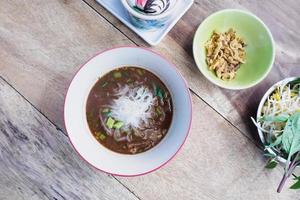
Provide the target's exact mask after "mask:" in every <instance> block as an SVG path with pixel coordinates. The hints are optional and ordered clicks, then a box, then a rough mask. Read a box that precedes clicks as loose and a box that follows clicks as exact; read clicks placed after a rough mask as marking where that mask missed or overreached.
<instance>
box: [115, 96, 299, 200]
mask: <svg viewBox="0 0 300 200" xmlns="http://www.w3.org/2000/svg"><path fill="white" fill-rule="evenodd" d="M207 116H209V117H207ZM193 119H194V121H193V125H192V129H191V133H190V135H189V137H188V139H187V141H186V144H185V145H184V146H183V149H182V150H181V151H180V152H179V154H178V155H177V156H176V157H175V159H174V160H172V161H171V163H169V164H168V165H167V166H165V167H163V168H162V169H160V170H159V171H157V172H154V173H152V174H149V175H147V176H142V177H137V178H131V179H128V178H119V179H120V180H121V182H122V183H124V184H125V185H126V186H127V187H129V189H130V190H132V191H134V192H135V193H136V194H137V195H138V196H139V197H140V198H141V199H160V200H164V199H166V200H167V199H189V200H190V199H195V200H199V199H201V200H206V199H208V200H224V199H230V200H235V199H236V200H238V199H266V200H267V199H268V200H271V199H272V200H280V199H282V200H287V199H299V195H300V191H293V190H289V189H288V188H287V186H289V185H291V182H288V183H287V185H286V187H285V189H284V191H283V192H282V193H281V194H280V195H279V194H277V193H276V188H277V186H278V184H279V182H280V179H281V176H282V169H280V168H277V169H275V170H267V169H265V168H264V166H265V162H266V161H265V160H264V159H263V157H262V151H260V150H259V149H258V148H256V146H255V145H254V144H253V143H252V142H251V141H250V140H249V139H247V138H245V137H244V136H243V135H241V134H240V133H239V131H238V130H237V129H236V128H234V127H232V126H231V125H230V124H229V123H228V122H225V121H224V119H223V118H222V117H221V116H219V115H218V114H217V113H216V112H214V111H213V110H212V109H210V107H208V106H207V105H206V104H205V103H203V102H201V101H200V100H199V99H198V98H196V97H195V96H193Z"/></svg>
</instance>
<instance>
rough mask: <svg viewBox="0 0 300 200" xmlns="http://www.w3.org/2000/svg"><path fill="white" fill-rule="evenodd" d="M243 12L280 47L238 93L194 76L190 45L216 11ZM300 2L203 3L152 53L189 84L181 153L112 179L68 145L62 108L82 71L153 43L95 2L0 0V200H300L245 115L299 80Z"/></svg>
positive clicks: (219, 0)
mask: <svg viewBox="0 0 300 200" xmlns="http://www.w3.org/2000/svg"><path fill="white" fill-rule="evenodd" d="M224 8H240V9H246V10H249V11H251V12H253V13H254V14H256V15H257V16H258V17H260V18H261V19H262V20H263V21H264V22H265V23H266V24H267V25H268V26H269V28H270V29H271V31H272V33H273V36H274V38H275V41H276V60H275V64H274V67H273V70H272V72H271V73H270V74H269V75H268V77H267V78H266V79H265V80H264V81H263V82H262V83H261V84H259V85H258V86H255V87H253V88H251V89H247V90H242V91H230V90H225V89H221V88H218V87H216V86H214V85H213V84H211V83H210V82H208V81H207V80H206V79H205V78H204V77H203V76H202V75H201V73H200V72H199V71H198V70H197V68H196V65H195V63H194V60H193V57H192V48H191V47H192V39H193V35H194V32H195V30H196V28H197V26H198V25H199V24H200V23H201V22H202V20H203V19H204V18H205V17H207V16H208V15H209V14H211V13H212V12H215V11H217V10H220V9H224ZM299 11H300V1H297V0H287V1H282V0H196V1H195V3H194V5H193V6H192V8H191V9H190V10H189V11H188V13H187V14H186V15H185V16H184V17H183V18H182V19H181V20H180V21H179V22H178V23H177V25H176V26H175V28H173V30H172V31H171V32H170V33H169V34H168V35H167V37H166V38H165V39H164V40H163V41H162V42H161V43H160V44H159V45H158V46H157V47H151V48H152V49H153V50H155V51H157V52H159V53H161V54H163V55H164V56H166V57H167V58H168V59H170V60H171V61H173V62H174V63H175V64H176V65H177V68H178V70H179V71H180V72H181V73H182V74H183V76H184V77H185V79H186V80H187V81H188V83H189V87H190V91H191V93H192V100H193V107H194V109H193V125H192V129H191V133H190V135H189V138H188V140H187V142H186V144H185V145H184V147H183V149H182V151H180V153H179V154H178V155H177V156H176V158H175V159H174V160H172V161H171V162H170V163H169V164H168V165H166V166H164V167H163V168H162V169H160V170H158V171H156V172H154V173H151V174H148V175H145V176H141V177H135V178H122V177H115V176H111V175H108V174H105V173H102V172H100V171H97V170H95V169H94V168H92V167H91V166H89V165H88V164H87V163H85V162H84V161H82V160H81V158H80V157H79V156H78V155H77V153H76V152H75V151H74V149H73V148H72V147H71V145H70V142H69V140H68V138H67V136H66V131H65V128H64V120H63V104H64V97H65V94H66V90H67V88H68V85H69V83H70V81H71V78H72V77H73V76H74V74H75V72H76V70H77V69H78V68H79V66H80V65H81V64H82V63H84V62H85V61H86V60H87V59H88V58H89V57H91V56H92V55H94V54H95V53H96V52H98V51H101V50H104V49H106V48H110V47H114V46H120V45H133V46H147V44H146V43H145V42H143V41H142V40H141V39H140V38H139V37H137V36H136V35H135V34H134V33H133V32H131V31H130V30H129V29H127V28H126V27H125V26H124V25H123V24H122V23H121V22H120V21H118V20H117V19H116V18H114V17H113V16H112V15H111V14H110V13H108V12H107V11H106V10H105V9H104V8H103V7H101V6H99V5H98V4H97V3H95V1H94V0H47V1H41V0H1V1H0V47H1V50H0V60H1V62H0V150H1V153H0V199H1V200H4V199H7V200H15V199H134V200H135V199H140V200H141V199H142V200H144V199H155V200H156V199H172V200H173V199H184V200H186V199H197V200H205V199H209V200H217V199H230V200H231V199H251V200H252V199H255V200H256V199H257V200H260V199H272V200H274V199H285V200H287V199H300V192H299V191H293V190H289V189H288V188H287V186H288V185H290V184H291V182H288V183H287V185H286V188H285V189H284V190H283V192H282V193H281V194H277V193H276V187H277V184H278V183H279V181H280V179H281V174H282V169H281V168H277V169H275V170H273V171H269V170H266V169H265V168H264V165H265V161H266V160H265V158H264V157H263V155H262V153H263V151H262V148H261V146H260V144H259V142H258V140H257V131H256V129H255V127H254V126H253V125H252V124H251V122H250V120H249V118H250V116H254V115H255V112H256V109H257V106H258V103H259V101H260V98H261V97H262V95H263V94H264V92H265V91H266V89H267V88H268V87H270V86H271V85H272V84H274V83H275V82H276V81H279V80H281V79H283V78H285V77H289V76H299V75H300V34H299V26H300V12H299Z"/></svg>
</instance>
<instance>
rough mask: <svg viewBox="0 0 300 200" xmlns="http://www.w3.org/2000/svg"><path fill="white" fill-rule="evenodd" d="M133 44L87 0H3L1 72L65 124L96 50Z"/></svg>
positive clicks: (36, 103) (38, 105) (0, 4)
mask: <svg viewBox="0 0 300 200" xmlns="http://www.w3.org/2000/svg"><path fill="white" fill-rule="evenodd" d="M128 44H131V42H130V41H128V40H127V38H126V37H124V36H122V34H120V33H119V31H118V30H116V29H115V28H114V27H112V26H111V25H110V24H109V23H108V22H107V21H106V20H105V19H103V18H101V17H99V16H98V15H97V14H96V13H95V12H93V11H92V10H91V9H90V7H89V6H87V5H86V4H85V3H83V2H82V1H60V0H49V1H43V2H41V1H39V0H31V1H11V0H4V1H0V46H1V50H0V60H1V63H0V75H2V76H3V77H5V79H6V80H8V81H9V82H10V83H11V84H13V85H14V87H16V88H17V89H18V91H20V92H21V93H22V94H23V95H24V96H26V98H28V100H30V102H32V103H33V104H34V105H35V106H36V107H37V108H38V109H39V110H40V111H42V112H43V113H46V114H47V117H49V119H51V121H53V122H54V123H55V124H58V125H59V127H60V128H62V127H64V125H63V115H62V112H63V104H64V97H65V94H66V91H67V88H68V85H69V83H70V81H71V78H72V77H73V75H74V74H75V72H76V70H77V69H78V68H79V67H80V65H81V64H83V63H84V62H85V61H86V60H87V59H88V58H89V57H91V56H92V55H94V54H95V53H96V52H98V51H101V50H104V49H106V48H110V47H113V46H118V45H128Z"/></svg>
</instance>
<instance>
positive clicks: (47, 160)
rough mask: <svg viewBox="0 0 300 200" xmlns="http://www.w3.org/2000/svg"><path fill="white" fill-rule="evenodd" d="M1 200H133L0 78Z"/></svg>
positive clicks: (123, 188) (130, 195)
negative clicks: (85, 160)
mask: <svg viewBox="0 0 300 200" xmlns="http://www.w3.org/2000/svg"><path fill="white" fill-rule="evenodd" d="M0 105H1V106H0V149H1V154H0V186H1V188H0V199H1V200H15V199H32V200H35V199H59V200H60V199H98V198H99V197H101V199H124V200H125V199H126V200H127V199H138V198H137V197H135V196H134V195H133V194H132V193H131V192H130V191H129V190H128V189H126V188H125V187H123V186H122V185H121V184H120V183H119V182H118V181H117V180H116V179H115V178H114V177H112V176H110V175H107V174H105V173H99V172H98V171H97V170H95V169H93V168H91V167H90V166H88V165H87V164H86V163H85V162H84V161H83V160H82V159H81V158H80V157H79V156H77V155H76V154H75V153H74V150H73V148H72V147H71V144H70V142H69V140H68V138H67V137H66V136H65V135H64V134H63V133H62V132H61V131H59V130H57V129H56V127H55V126H54V125H53V124H52V123H51V122H50V121H49V120H48V119H46V118H45V117H44V116H43V115H42V114H41V113H40V112H38V111H37V110H36V109H35V108H34V107H33V106H32V105H31V104H30V103H29V102H27V101H26V100H25V99H24V98H23V97H22V96H21V95H20V94H18V93H17V91H15V90H14V89H13V88H12V87H11V86H9V85H8V84H7V83H6V82H5V81H3V79H2V78H0Z"/></svg>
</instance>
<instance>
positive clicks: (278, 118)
mask: <svg viewBox="0 0 300 200" xmlns="http://www.w3.org/2000/svg"><path fill="white" fill-rule="evenodd" d="M289 117H290V116H289V115H288V114H281V115H278V116H268V115H267V116H263V117H261V118H260V119H259V121H260V122H261V121H269V122H270V121H271V122H286V121H287V120H288V119H289Z"/></svg>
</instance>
